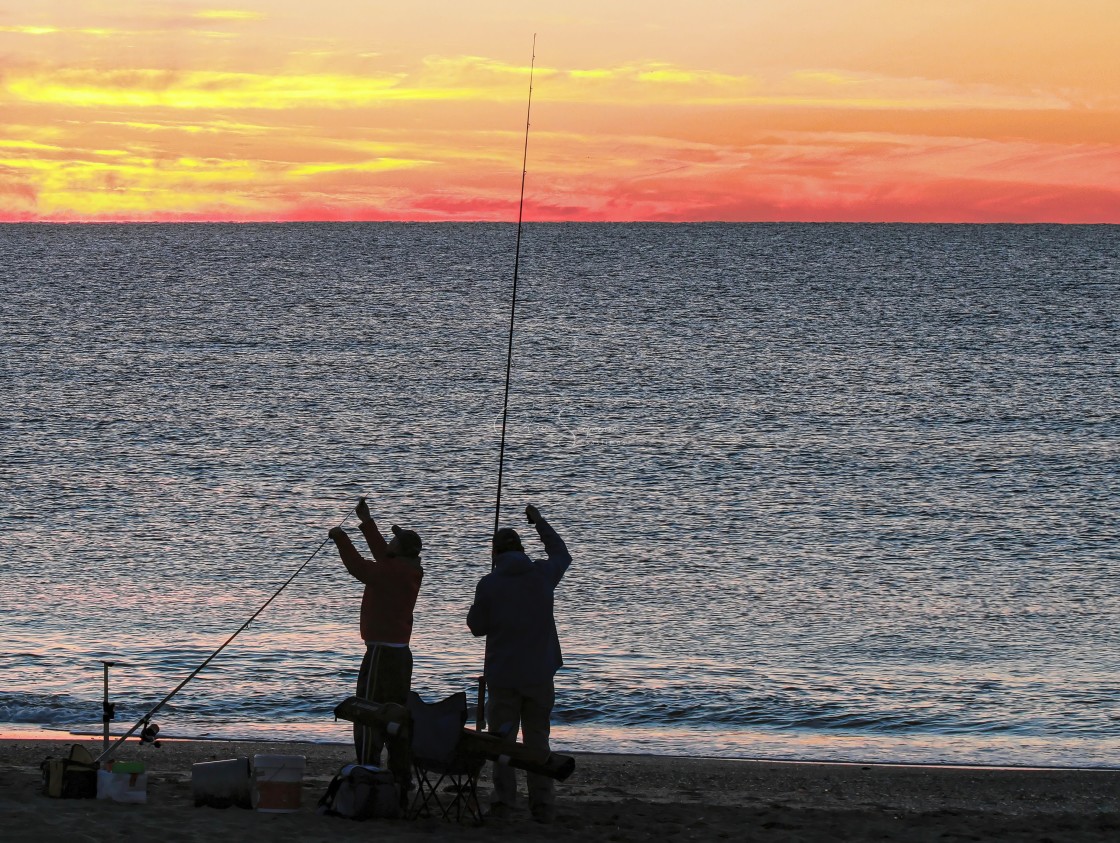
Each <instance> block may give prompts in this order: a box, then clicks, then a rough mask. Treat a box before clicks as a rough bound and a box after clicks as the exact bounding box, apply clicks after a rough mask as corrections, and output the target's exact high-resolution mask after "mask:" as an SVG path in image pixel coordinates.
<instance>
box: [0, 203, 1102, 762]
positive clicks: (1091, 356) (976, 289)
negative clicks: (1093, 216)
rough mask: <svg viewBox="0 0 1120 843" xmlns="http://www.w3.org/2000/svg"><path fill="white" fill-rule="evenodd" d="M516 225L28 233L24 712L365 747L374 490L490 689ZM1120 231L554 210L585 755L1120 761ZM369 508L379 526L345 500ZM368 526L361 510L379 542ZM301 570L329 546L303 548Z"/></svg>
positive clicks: (580, 740)
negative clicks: (364, 640) (357, 561)
mask: <svg viewBox="0 0 1120 843" xmlns="http://www.w3.org/2000/svg"><path fill="white" fill-rule="evenodd" d="M515 236H516V230H515V227H514V226H512V225H484V224H474V225H404V224H402V225H393V224H377V225H365V224H363V225H349V224H332V225H274V226H273V225H212V226H211V225H189V226H176V225H169V226H161V225H143V226H127V225H121V226H116V225H105V226H100V225H99V226H34V225H15V226H0V273H2V276H0V277H2V283H0V324H2V337H0V350H2V359H0V375H2V390H3V392H2V394H3V401H2V405H0V480H2V487H0V488H2V499H0V636H2V640H3V643H4V646H3V652H2V654H0V723H7V724H15V725H16V727H17V728H18V727H23V728H29V727H32V726H41V725H49V726H53V727H57V728H66V729H76V730H83V729H84V730H98V729H100V717H101V696H102V690H103V689H102V680H103V673H102V665H101V661H100V660H102V659H111V660H115V661H116V662H117V664H116V666H114V667H113V668H112V671H111V676H110V691H111V695H112V697H113V698H114V699H115V700H116V701H117V713H118V717H117V720H116V721H115V723H114V727H115V728H116V729H119V730H123V729H125V728H127V727H129V726H131V725H132V723H133V722H134V721H135V720H136V719H138V718H139V717H140V716H141V715H143V714H144V712H145V711H147V710H148V709H149V708H150V707H151V706H153V705H155V704H156V703H157V702H158V701H159V700H161V699H162V698H163V697H164V696H165V695H166V694H167V693H168V692H170V691H171V690H172V689H173V688H174V687H175V686H176V685H178V684H179V683H180V682H181V681H182V680H183V679H184V678H185V677H186V676H187V675H188V674H189V673H190V672H191V671H192V670H194V669H195V668H196V667H197V666H198V665H199V664H201V663H202V661H203V660H204V659H206V657H207V656H209V655H210V654H211V653H212V652H213V651H214V650H215V649H216V648H217V647H218V646H219V645H221V644H222V643H223V642H224V641H225V640H226V639H227V638H228V637H229V636H230V635H231V634H232V633H234V632H235V631H236V630H237V629H238V628H240V627H241V625H242V624H243V623H244V622H245V621H246V620H247V619H248V618H249V617H250V616H251V615H252V614H253V613H254V612H256V611H257V610H258V609H259V608H260V607H261V605H262V604H263V603H264V602H265V601H266V600H267V599H268V598H269V597H270V596H271V595H272V594H273V593H274V592H275V591H276V590H277V589H278V588H280V586H281V585H282V584H283V583H284V582H285V581H286V580H287V579H288V578H289V577H290V576H291V575H292V574H293V573H294V572H295V571H296V570H297V569H299V568H300V566H301V565H303V564H304V563H305V562H306V563H307V565H306V567H305V568H304V569H303V571H302V572H301V573H300V574H299V576H298V577H296V578H295V580H293V581H292V583H291V585H290V586H288V587H287V588H286V589H285V590H284V591H283V592H282V593H281V594H280V596H279V597H277V598H276V600H275V601H274V602H273V603H272V604H271V605H269V606H268V608H266V609H265V610H264V611H263V612H261V613H260V615H259V616H258V617H257V618H256V620H255V621H254V622H253V623H252V624H251V625H250V626H249V627H248V628H247V629H246V630H245V631H244V632H242V633H241V634H240V635H238V636H237V637H236V638H235V639H234V640H233V642H232V643H231V644H230V645H229V646H228V648H227V649H226V650H224V651H223V652H222V654H221V655H219V656H218V657H217V658H216V659H215V660H214V661H213V662H212V663H211V664H210V665H209V666H208V667H207V668H206V669H205V670H204V671H202V672H201V673H200V674H199V675H198V676H197V678H195V679H194V680H192V681H191V682H189V683H188V684H187V685H186V686H185V687H184V688H183V690H182V691H181V692H180V693H178V694H177V695H175V696H174V697H173V698H172V699H171V700H170V701H169V702H168V704H167V705H166V706H165V707H164V708H163V709H162V710H161V711H160V712H159V713H158V714H157V716H156V717H155V720H156V721H157V722H158V723H159V724H160V725H161V727H162V729H163V733H164V734H168V735H176V734H177V735H191V736H200V735H210V736H219V737H220V736H226V737H230V736H253V737H264V738H308V739H313V740H324V741H342V742H344V741H346V740H347V731H348V730H347V727H348V725H349V724H347V723H345V722H337V723H336V722H334V720H333V718H332V710H333V708H334V705H335V704H336V703H337V702H339V701H340V700H341V699H343V698H344V697H346V696H348V695H349V694H350V693H351V688H352V685H353V682H354V679H355V675H356V671H357V667H358V662H359V659H360V655H361V649H362V644H361V641H360V639H359V636H358V631H357V616H358V607H359V599H360V586H359V584H358V583H356V582H355V581H353V580H351V579H350V578H349V576H348V574H347V573H346V572H345V570H344V569H343V567H342V565H341V563H340V562H339V561H338V559H337V556H336V555H335V554H334V551H333V548H332V546H330V545H328V546H327V547H324V548H322V550H321V551H319V552H316V551H317V549H318V548H319V547H320V546H321V544H322V542H323V540H324V539H325V537H326V531H327V530H328V529H329V528H330V527H332V526H334V525H336V524H338V523H340V522H341V521H342V520H343V519H344V518H346V517H347V516H348V514H350V512H351V508H352V506H353V504H354V501H355V500H356V498H357V497H358V496H359V495H361V494H368V495H369V496H370V502H371V505H372V508H373V510H374V513H375V515H376V516H377V517H378V518H379V519H380V520H381V522H382V523H383V524H384V525H385V526H388V524H390V523H394V522H395V523H400V524H402V525H405V526H408V527H412V528H414V529H416V530H418V531H419V532H420V533H421V535H422V536H423V538H424V544H425V554H424V556H425V564H426V568H427V574H426V577H425V581H424V588H423V591H422V593H421V597H420V602H419V604H418V606H417V624H416V632H415V634H414V637H413V649H414V651H415V653H416V673H415V678H414V687H415V688H416V689H417V690H419V691H420V692H421V693H422V694H424V695H425V696H429V697H437V696H443V695H445V694H447V693H451V692H452V691H456V690H460V689H462V690H471V689H473V687H474V677H475V676H477V674H478V673H479V672H480V669H481V663H482V646H481V642H479V641H476V640H474V639H472V638H471V636H470V635H469V633H468V632H467V630H466V626H465V623H464V618H465V615H466V611H467V608H468V606H469V603H470V600H471V596H472V594H473V590H474V585H475V582H476V580H477V578H478V577H479V576H481V575H482V574H483V573H485V572H486V571H487V570H488V569H489V560H488V556H487V553H486V551H487V544H486V542H487V537H488V534H489V531H490V529H491V527H492V525H493V520H494V503H495V492H496V481H497V469H498V446H499V435H500V425H501V411H502V393H503V387H504V378H505V354H506V343H507V333H506V332H507V327H508V320H509V315H510V289H511V283H512V276H513V263H514V261H513V256H514V245H515ZM1118 267H1120V228H1117V227H1075V226H1065V227H1058V226H1055V227H1048V226H1006V227H1005V226H891V225H679V226H673V225H528V226H526V228H525V231H524V234H523V239H522V251H521V259H520V272H519V281H518V284H519V290H518V308H517V320H516V326H517V330H516V335H515V345H514V366H513V372H512V381H511V393H510V405H509V410H510V415H509V429H508V442H507V451H506V459H505V484H504V490H503V494H502V504H503V507H502V509H503V511H502V521H503V523H506V524H510V525H513V526H519V527H521V526H527V525H524V522H523V516H522V515H521V514H520V513H521V510H522V509H523V507H524V505H525V504H526V503H528V502H532V503H535V504H536V505H538V506H539V507H540V508H541V510H542V511H543V512H544V513H545V515H546V516H548V517H549V518H550V520H551V521H552V522H553V523H554V525H555V526H556V527H557V528H558V530H559V531H560V533H561V535H562V536H563V537H564V538H565V539H566V540H567V542H568V544H569V547H570V548H571V550H572V552H573V555H574V557H575V562H574V563H573V565H572V567H571V569H570V571H569V573H568V575H567V577H566V578H565V580H564V582H563V584H562V586H561V589H560V592H559V599H558V608H557V611H558V623H559V627H560V635H561V639H562V642H563V645H564V650H565V656H566V661H567V665H566V667H565V668H564V669H563V670H562V672H561V673H560V674H559V675H558V677H557V684H558V692H559V693H558V703H557V712H556V720H557V721H558V726H557V727H556V730H555V736H556V740H555V743H556V745H557V746H558V747H563V748H567V749H577V750H596V751H624V752H645V751H655V752H664V753H670V754H674V753H675V754H690V755H721V756H737V757H769V758H804V759H808V758H815V759H821V758H827V759H847V760H868V761H869V760H890V761H924V762H935V761H939V762H950V763H994V764H1055V765H1086V766H1118V765H1120V637H1118V636H1117V626H1118V621H1120V596H1118V591H1120V515H1118V504H1120V479H1118V478H1120V370H1118V365H1117V364H1118V353H1117V349H1118V337H1120V268H1118ZM346 525H347V526H349V527H354V525H355V519H354V518H353V517H351V518H350V520H349V521H347V522H346ZM355 535H356V531H355ZM308 560H310V561H308Z"/></svg>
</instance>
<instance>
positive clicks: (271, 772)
mask: <svg viewBox="0 0 1120 843" xmlns="http://www.w3.org/2000/svg"><path fill="white" fill-rule="evenodd" d="M303 765H304V757H303V756H302V755H254V756H253V807H254V808H256V809H257V810H258V811H265V812H268V813H273V814H286V813H290V812H292V811H298V810H299V805H300V791H301V790H302V789H303Z"/></svg>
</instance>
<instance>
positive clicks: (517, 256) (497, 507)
mask: <svg viewBox="0 0 1120 843" xmlns="http://www.w3.org/2000/svg"><path fill="white" fill-rule="evenodd" d="M536 64H537V36H536V34H535V33H534V34H533V57H532V59H531V60H530V62H529V102H528V105H526V107H525V149H524V151H523V152H522V154H521V199H520V201H519V202H518V205H517V247H516V248H515V249H514V252H513V295H512V296H511V298H510V303H509V348H508V349H507V351H506V390H505V398H504V399H503V401H502V446H501V450H499V452H498V495H497V500H496V501H495V502H494V532H495V533H496V532H498V522H499V519H500V518H501V513H502V469H503V467H504V466H505V458H506V419H507V418H508V417H509V379H510V371H511V370H512V368H513V325H514V317H515V316H516V314H517V270H518V266H519V265H520V262H521V220H522V218H523V215H524V212H525V173H526V172H527V170H528V163H529V115H530V113H531V112H532V110H533V70H534V68H535V67H536ZM490 564H491V567H493V561H491V563H490Z"/></svg>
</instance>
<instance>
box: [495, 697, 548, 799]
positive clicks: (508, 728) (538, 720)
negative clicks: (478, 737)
mask: <svg viewBox="0 0 1120 843" xmlns="http://www.w3.org/2000/svg"><path fill="white" fill-rule="evenodd" d="M487 693H488V694H489V697H488V698H487V700H486V720H487V722H489V724H490V731H491V732H493V733H495V734H500V735H503V736H504V737H506V738H508V739H509V740H511V741H512V740H517V733H518V731H520V732H521V734H522V736H523V737H524V741H523V743H524V744H525V746H526V748H528V749H533V750H536V751H537V752H538V753H539V754H540V755H541V757H545V756H547V755H548V753H549V745H548V735H549V731H550V721H551V719H552V705H553V702H554V701H555V699H556V690H555V685H554V684H553V682H552V680H549V681H548V682H542V683H540V684H538V685H522V686H520V687H518V688H494V687H491V688H488V689H487ZM491 775H492V777H493V780H494V793H493V796H492V797H491V803H492V804H495V805H497V804H505V805H511V806H512V805H514V804H516V803H517V779H516V778H515V776H516V771H515V770H514V769H513V767H510V766H509V765H508V764H498V763H496V762H495V764H494V766H493V770H492V771H491ZM525 779H526V784H527V785H528V788H529V806H530V807H531V808H538V807H541V808H544V807H550V806H552V804H553V803H554V802H555V801H556V796H555V792H554V787H553V785H554V782H553V781H552V779H550V778H549V777H548V776H541V775H537V774H534V773H527V774H526V776H525Z"/></svg>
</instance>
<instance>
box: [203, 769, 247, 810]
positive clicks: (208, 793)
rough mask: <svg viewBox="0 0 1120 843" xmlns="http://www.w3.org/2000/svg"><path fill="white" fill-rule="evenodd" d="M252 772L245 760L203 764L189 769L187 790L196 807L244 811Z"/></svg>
mask: <svg viewBox="0 0 1120 843" xmlns="http://www.w3.org/2000/svg"><path fill="white" fill-rule="evenodd" d="M252 783H253V770H252V767H251V766H250V764H249V759H248V758H247V757H244V758H231V759H230V760H228V761H203V762H202V763H200V764H194V765H192V766H191V791H192V793H193V794H194V805H195V807H196V808H198V807H201V806H203V805H208V806H210V807H211V808H228V807H230V806H231V805H236V806H237V807H238V808H248V807H250V805H251V801H250V796H249V792H250V790H251V789H252Z"/></svg>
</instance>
